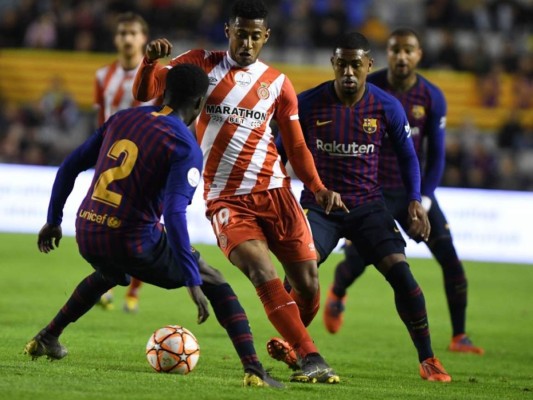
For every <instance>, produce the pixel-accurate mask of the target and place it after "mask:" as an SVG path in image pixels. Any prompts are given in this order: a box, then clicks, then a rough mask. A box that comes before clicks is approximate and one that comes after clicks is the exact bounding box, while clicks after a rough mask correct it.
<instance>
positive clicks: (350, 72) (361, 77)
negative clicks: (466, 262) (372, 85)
mask: <svg viewBox="0 0 533 400" xmlns="http://www.w3.org/2000/svg"><path fill="white" fill-rule="evenodd" d="M372 63H373V60H372V59H371V58H370V57H369V56H368V52H365V51H364V50H362V49H337V50H336V51H335V55H334V56H333V57H331V65H332V66H333V71H334V72H335V88H336V91H337V94H342V95H343V96H345V97H355V96H357V95H359V94H361V93H362V92H363V91H364V90H365V83H366V77H367V75H368V73H369V72H370V68H372Z"/></svg>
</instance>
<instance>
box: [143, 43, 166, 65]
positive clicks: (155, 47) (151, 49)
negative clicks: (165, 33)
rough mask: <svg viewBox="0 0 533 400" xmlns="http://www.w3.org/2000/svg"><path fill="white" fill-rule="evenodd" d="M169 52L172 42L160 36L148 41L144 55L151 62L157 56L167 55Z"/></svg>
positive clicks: (156, 58) (157, 57)
mask: <svg viewBox="0 0 533 400" xmlns="http://www.w3.org/2000/svg"><path fill="white" fill-rule="evenodd" d="M171 52H172V43H170V42H169V41H168V40H167V39H165V38H161V39H155V40H152V41H151V42H150V43H148V45H147V46H146V53H145V55H146V58H147V60H148V61H150V62H153V61H156V60H158V59H159V58H164V57H168V56H169V55H170V53H171Z"/></svg>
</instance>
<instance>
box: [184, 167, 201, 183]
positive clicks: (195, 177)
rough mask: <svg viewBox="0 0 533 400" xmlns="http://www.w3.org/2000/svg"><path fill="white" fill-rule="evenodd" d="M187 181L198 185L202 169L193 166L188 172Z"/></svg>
mask: <svg viewBox="0 0 533 400" xmlns="http://www.w3.org/2000/svg"><path fill="white" fill-rule="evenodd" d="M187 181H188V182H189V185H191V186H192V187H196V186H198V184H199V183H200V171H199V170H198V168H191V169H190V170H189V172H187Z"/></svg>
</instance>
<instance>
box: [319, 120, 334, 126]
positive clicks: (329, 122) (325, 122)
mask: <svg viewBox="0 0 533 400" xmlns="http://www.w3.org/2000/svg"><path fill="white" fill-rule="evenodd" d="M332 122H333V120H331V119H330V120H327V121H320V120H319V119H317V120H316V126H324V125H327V124H331V123H332Z"/></svg>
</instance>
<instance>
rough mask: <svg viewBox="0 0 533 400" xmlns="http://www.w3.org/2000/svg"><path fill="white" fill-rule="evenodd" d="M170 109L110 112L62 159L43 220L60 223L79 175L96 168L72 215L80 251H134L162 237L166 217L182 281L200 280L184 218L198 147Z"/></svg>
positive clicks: (198, 165)
mask: <svg viewBox="0 0 533 400" xmlns="http://www.w3.org/2000/svg"><path fill="white" fill-rule="evenodd" d="M171 111H172V109H170V108H169V107H163V108H162V107H160V106H147V107H137V108H131V109H127V110H124V111H119V112H117V113H116V114H114V115H113V116H111V117H110V118H109V119H108V120H107V122H105V123H104V125H102V126H101V127H100V128H99V129H98V130H97V131H96V132H95V133H94V135H92V136H91V137H90V138H89V139H88V140H87V141H86V142H85V143H84V144H83V145H81V146H80V147H79V148H78V149H76V150H75V151H74V152H73V153H72V154H71V155H70V156H69V157H67V159H65V161H64V162H63V164H62V165H61V167H60V168H59V171H58V175H57V177H56V181H55V182H54V188H53V191H52V198H51V201H50V207H49V212H48V223H49V224H52V225H59V224H60V223H61V218H62V210H63V206H64V203H65V201H66V198H67V197H68V195H69V194H70V192H71V190H72V187H73V185H74V181H75V179H76V176H77V175H78V174H79V173H80V172H81V171H83V170H86V169H88V168H90V167H92V166H94V167H95V172H94V178H93V181H92V183H91V186H90V188H89V190H88V192H87V195H86V196H85V198H84V200H83V201H82V203H81V205H80V207H79V209H78V213H77V216H76V240H77V242H78V246H79V249H80V253H82V254H89V255H94V256H106V255H111V254H113V255H117V256H118V257H120V256H135V255H137V254H141V253H144V252H148V251H150V250H151V249H153V248H154V247H155V246H156V245H157V244H158V243H159V242H160V240H161V236H162V234H163V225H162V224H161V222H160V220H161V216H162V215H163V216H164V219H165V225H166V230H167V234H168V237H169V243H170V245H171V247H172V249H173V252H174V255H175V257H176V259H177V261H178V262H179V263H180V265H181V266H182V269H183V272H184V276H185V278H186V282H185V284H186V286H192V285H199V284H201V279H200V276H199V272H198V265H197V263H196V260H195V259H194V257H193V256H192V253H191V248H190V241H189V235H188V231H187V223H186V214H185V212H186V207H187V205H188V204H189V203H190V202H191V200H192V197H193V195H194V192H195V189H196V186H197V185H198V183H199V181H200V176H201V170H202V153H201V150H200V147H199V146H198V144H197V142H196V138H195V137H194V135H193V134H192V133H191V132H190V131H189V129H188V128H187V126H186V125H185V124H184V123H183V121H182V120H181V119H180V118H178V117H176V116H174V115H170V113H171Z"/></svg>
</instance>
